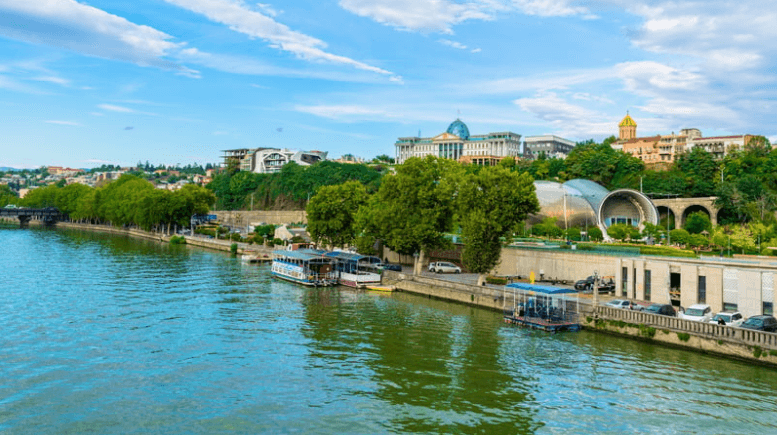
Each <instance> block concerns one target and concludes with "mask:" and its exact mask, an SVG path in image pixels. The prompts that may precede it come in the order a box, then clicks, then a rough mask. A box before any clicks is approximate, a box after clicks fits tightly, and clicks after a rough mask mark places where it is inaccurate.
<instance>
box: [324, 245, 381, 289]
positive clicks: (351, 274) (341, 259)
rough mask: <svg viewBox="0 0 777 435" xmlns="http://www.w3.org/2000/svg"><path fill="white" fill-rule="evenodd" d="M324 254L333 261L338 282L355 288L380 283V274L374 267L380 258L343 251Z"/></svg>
mask: <svg viewBox="0 0 777 435" xmlns="http://www.w3.org/2000/svg"><path fill="white" fill-rule="evenodd" d="M325 255H326V256H327V257H329V258H331V259H332V260H334V262H335V263H334V267H335V270H336V271H337V281H338V283H340V284H342V285H347V286H349V287H355V288H364V287H366V286H370V285H379V284H380V282H381V275H380V273H378V271H377V269H376V268H375V265H376V264H378V263H380V258H378V257H374V256H370V255H361V254H355V253H351V252H345V251H332V252H327V253H326V254H325Z"/></svg>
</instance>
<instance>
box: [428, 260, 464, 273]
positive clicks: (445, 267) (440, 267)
mask: <svg viewBox="0 0 777 435" xmlns="http://www.w3.org/2000/svg"><path fill="white" fill-rule="evenodd" d="M429 272H435V273H461V268H460V267H459V266H456V265H455V264H453V263H451V262H448V261H438V262H433V263H429Z"/></svg>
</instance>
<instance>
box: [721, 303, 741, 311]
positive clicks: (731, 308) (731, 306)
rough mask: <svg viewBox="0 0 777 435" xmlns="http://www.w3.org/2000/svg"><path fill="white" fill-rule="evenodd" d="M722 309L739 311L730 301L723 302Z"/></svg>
mask: <svg viewBox="0 0 777 435" xmlns="http://www.w3.org/2000/svg"><path fill="white" fill-rule="evenodd" d="M723 311H739V308H738V306H737V304H734V303H731V302H723Z"/></svg>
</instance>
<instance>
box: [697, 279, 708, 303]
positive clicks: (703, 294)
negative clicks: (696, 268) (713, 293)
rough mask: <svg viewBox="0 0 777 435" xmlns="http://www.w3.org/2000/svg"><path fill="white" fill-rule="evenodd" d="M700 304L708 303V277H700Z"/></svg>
mask: <svg viewBox="0 0 777 435" xmlns="http://www.w3.org/2000/svg"><path fill="white" fill-rule="evenodd" d="M697 299H698V301H697V302H698V303H700V304H704V303H707V277H706V276H700V277H699V295H698V298H697Z"/></svg>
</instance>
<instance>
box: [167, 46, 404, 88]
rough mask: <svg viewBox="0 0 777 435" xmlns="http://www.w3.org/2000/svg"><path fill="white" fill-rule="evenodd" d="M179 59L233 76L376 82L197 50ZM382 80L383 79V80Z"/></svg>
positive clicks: (357, 75)
mask: <svg viewBox="0 0 777 435" xmlns="http://www.w3.org/2000/svg"><path fill="white" fill-rule="evenodd" d="M178 58H179V59H181V61H183V62H192V63H196V64H198V65H202V66H205V67H208V68H212V69H215V70H217V71H224V72H228V73H231V74H245V75H271V76H282V77H301V78H318V79H324V80H333V81H348V82H375V81H376V80H375V76H374V75H373V74H369V75H368V74H364V73H359V72H356V71H354V72H351V73H345V72H342V71H328V70H325V69H321V68H317V69H311V68H299V69H294V68H283V67H278V66H275V65H270V64H267V63H265V62H262V61H260V60H258V59H254V58H248V57H244V56H237V55H225V54H215V53H206V52H203V51H200V50H198V49H196V48H187V49H184V50H181V51H180V52H179V53H178ZM381 80H382V79H381ZM401 80H402V78H401V77H400V76H396V75H392V76H391V77H389V81H391V82H397V81H399V82H401Z"/></svg>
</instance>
